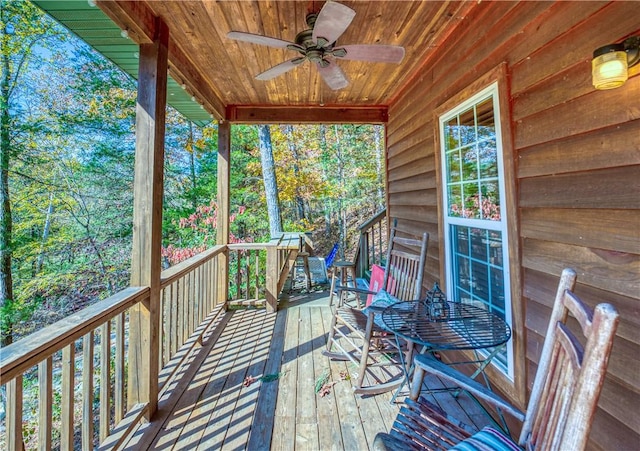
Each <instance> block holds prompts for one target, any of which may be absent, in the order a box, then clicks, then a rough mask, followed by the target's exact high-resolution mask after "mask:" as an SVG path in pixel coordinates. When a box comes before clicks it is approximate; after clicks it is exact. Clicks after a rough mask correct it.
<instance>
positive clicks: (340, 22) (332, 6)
mask: <svg viewBox="0 0 640 451" xmlns="http://www.w3.org/2000/svg"><path fill="white" fill-rule="evenodd" d="M355 15H356V12H355V11H354V10H352V9H351V8H349V7H348V6H344V5H342V4H340V3H336V2H332V1H328V2H327V3H325V4H324V6H323V7H322V9H321V10H320V13H319V14H318V18H317V19H316V24H315V25H314V26H313V34H312V39H313V42H318V38H323V39H325V40H326V41H327V44H333V43H334V42H336V40H337V39H338V38H339V37H340V36H341V35H342V33H344V32H345V30H346V29H347V27H348V26H349V24H350V23H351V21H352V20H353V18H354V17H355Z"/></svg>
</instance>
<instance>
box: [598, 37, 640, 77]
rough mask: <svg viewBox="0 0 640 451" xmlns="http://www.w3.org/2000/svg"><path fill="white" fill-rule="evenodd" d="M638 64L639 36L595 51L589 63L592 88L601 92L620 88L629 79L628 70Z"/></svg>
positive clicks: (639, 60)
mask: <svg viewBox="0 0 640 451" xmlns="http://www.w3.org/2000/svg"><path fill="white" fill-rule="evenodd" d="M638 62H640V36H634V37H631V38H628V39H626V40H624V41H623V42H621V43H619V44H609V45H605V46H603V47H600V48H598V49H596V50H595V51H594V52H593V60H592V61H591V76H592V81H593V86H594V87H595V88H596V89H601V90H604V89H614V88H618V87H620V86H622V85H623V84H624V83H625V82H626V81H627V79H628V78H629V68H630V67H633V66H635V65H636V64H637V63H638Z"/></svg>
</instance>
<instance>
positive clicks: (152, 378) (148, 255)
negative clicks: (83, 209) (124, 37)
mask: <svg viewBox="0 0 640 451" xmlns="http://www.w3.org/2000/svg"><path fill="white" fill-rule="evenodd" d="M168 45H169V28H168V27H167V25H166V24H165V23H164V22H163V21H162V20H160V19H157V23H156V36H155V38H154V40H153V42H152V43H151V44H142V45H140V63H139V71H138V104H137V106H136V161H135V179H134V187H133V250H132V257H131V286H133V287H135V286H148V287H149V288H150V291H149V298H147V299H145V300H144V301H143V302H140V303H138V304H136V305H135V306H134V307H132V308H131V310H130V323H129V380H128V384H127V387H128V390H127V405H128V407H129V408H133V406H135V405H136V404H147V405H148V409H147V410H146V412H147V419H150V418H151V417H152V416H153V414H154V413H155V411H156V409H157V405H158V365H159V364H158V360H159V356H160V337H159V333H160V331H159V322H160V319H159V314H160V311H159V308H160V272H161V270H162V267H161V254H160V251H161V245H162V194H163V163H164V133H165V109H166V99H167V53H168Z"/></svg>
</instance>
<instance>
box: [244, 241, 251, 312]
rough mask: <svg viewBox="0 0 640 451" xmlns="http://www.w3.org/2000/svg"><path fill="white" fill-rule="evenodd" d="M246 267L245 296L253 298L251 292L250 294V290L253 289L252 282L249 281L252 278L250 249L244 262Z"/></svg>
mask: <svg viewBox="0 0 640 451" xmlns="http://www.w3.org/2000/svg"><path fill="white" fill-rule="evenodd" d="M244 267H245V275H244V279H245V288H244V298H245V299H247V300H249V299H250V298H251V294H250V290H251V283H250V282H249V281H250V280H251V279H250V277H251V251H250V250H248V251H247V252H245V262H244Z"/></svg>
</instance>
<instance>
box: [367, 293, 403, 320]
mask: <svg viewBox="0 0 640 451" xmlns="http://www.w3.org/2000/svg"><path fill="white" fill-rule="evenodd" d="M396 302H400V299H398V298H397V297H395V296H393V295H391V294H389V293H387V292H386V291H385V290H380V291H378V292H377V293H376V295H375V296H374V297H373V301H371V304H369V306H367V307H365V308H363V309H362V313H364V314H365V315H367V316H369V312H370V311H373V312H374V313H375V315H374V317H373V321H374V323H376V325H377V326H379V327H381V328H383V329H386V327H385V326H384V323H383V322H382V318H381V315H380V313H382V310H384V309H385V308H386V307H389V306H390V305H393V304H395V303H396Z"/></svg>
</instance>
